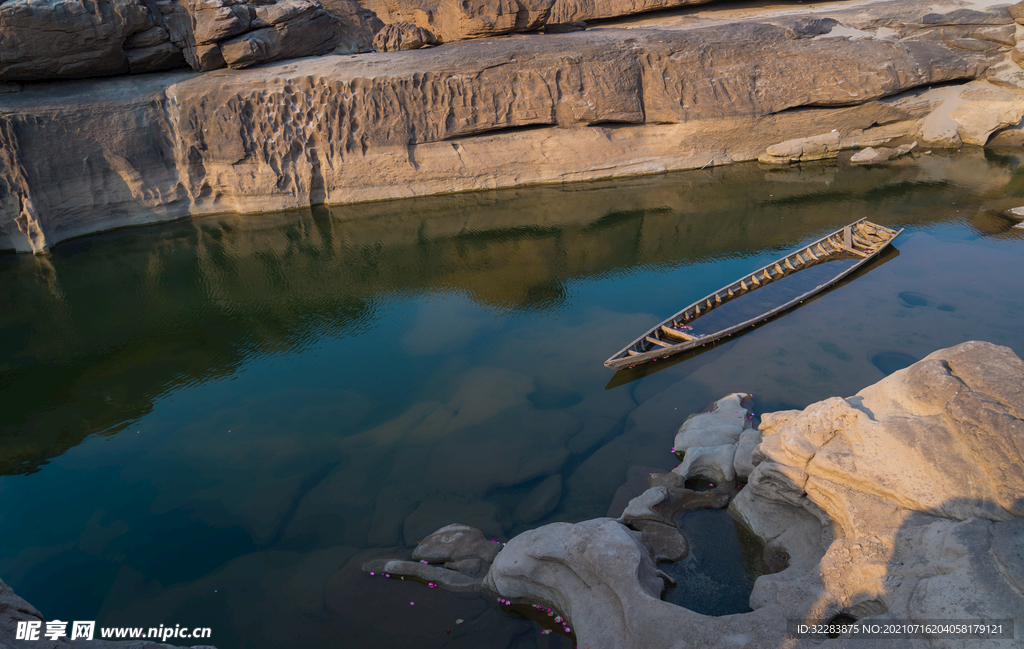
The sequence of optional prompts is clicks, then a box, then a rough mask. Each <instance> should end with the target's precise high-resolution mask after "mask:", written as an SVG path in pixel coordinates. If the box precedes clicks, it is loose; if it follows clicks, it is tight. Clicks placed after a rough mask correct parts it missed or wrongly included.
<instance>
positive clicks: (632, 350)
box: [604, 219, 903, 370]
mask: <svg viewBox="0 0 1024 649" xmlns="http://www.w3.org/2000/svg"><path fill="white" fill-rule="evenodd" d="M866 226H870V227H871V228H875V229H877V231H879V232H886V233H888V234H889V236H888V238H887V240H886V241H884V243H880V244H879V245H877V247H876V248H874V249H872V250H870V252H865V251H859V250H857V249H855V247H854V246H855V245H856V244H855V243H853V239H854V238H855V237H856V236H857V235H851V232H854V231H856V229H857V228H858V227H866ZM902 232H903V230H902V229H900V230H898V231H897V230H891V229H889V228H883V227H882V226H877V225H875V224H872V223H869V222H868V221H867V220H866V219H861V220H859V221H856V222H854V223H852V224H851V225H848V226H846V227H845V228H843V229H841V230H837V231H835V232H833V233H831V234H829V235H827V236H825V237H822V238H821V239H819V240H818V241H815V242H814V243H812V244H810V245H809V246H807V247H806V248H803V249H801V250H800V251H797V252H795V253H791V254H790V255H787V256H785V257H783V258H781V259H779V260H777V261H775V262H772V263H771V264H768V265H767V266H765V267H763V268H761V269H759V270H757V271H754V272H753V273H751V274H750V275H748V276H746V277H745V278H744V279H743V280H739V282H738V283H739V284H741V285H742V286H743V287H744V288H746V287H747V285H746V284H745V280H750V279H752V278H753V281H758V280H757V278H758V276H759V274H761V273H763V277H766V278H769V280H768V281H774V279H772V278H771V269H773V268H776V269H778V270H779V272H780V274H781V276H785V275H786V272H785V270H784V269H783V268H782V264H784V263H785V264H786V267H787V268H789V269H790V270H792V271H793V272H799V270H802V269H796V268H794V266H793V265H792V263H791V262H792V260H793V259H794V258H795V259H798V260H802V259H803V257H802V256H801V254H807V253H806V251H808V250H810V251H811V252H810V255H811V256H812V257H814V261H815V262H816V263H820V262H821V261H822V260H821V259H820V258H819V257H816V256H814V255H815V253H814V248H815V246H817V247H818V249H819V250H820V251H822V252H824V251H825V250H833V249H834V253H832V254H835V255H837V256H836V258H838V255H842V254H847V253H848V254H851V255H852V254H856V255H858V256H859V257H860V259H858V260H857V262H856V263H855V264H853V265H852V266H850V267H849V268H846V269H845V270H842V271H841V272H838V273H836V274H835V275H834V276H832V277H830V278H828V279H827V280H826V281H824V282H822V283H821V284H818V285H817V286H815V287H814V288H812V289H810V290H808V291H805V292H803V293H801V294H800V295H797V296H796V297H794V298H792V299H791V300H788V301H787V302H785V303H783V304H781V305H778V306H776V307H774V308H772V309H770V310H768V311H765V312H764V313H761V314H759V315H757V316H755V317H753V318H749V319H746V320H744V321H742V322H738V323H736V324H734V325H732V326H730V327H727V328H725V329H722V330H720V331H716V332H715V333H713V334H709V335H706V336H701V337H698V338H695V339H694V340H688V341H684V342H679V343H676V344H672V345H671V346H660V345H664V344H665V343H664V341H657V340H652V338H656V337H657V332H658V331H659V330H662V329H663V328H666V327H674V325H676V324H677V323H678V322H679V321H680V319H681V318H684V317H689V318H691V319H690V320H688V321H689V322H694V321H696V319H697V318H699V317H700V315H701V311H700V307H701V306H702V305H704V304H707V311H705V314H706V313H707V312H709V311H710V310H712V309H714V308H715V307H716V306H718V305H717V304H714V302H713V301H715V300H720V296H721V295H722V294H723V292H724V291H730V295H731V289H732V288H735V287H736V284H737V283H735V282H734V283H733V284H732V285H730V286H727V287H725V288H723V289H719V290H718V291H716V292H714V293H712V294H710V295H708V296H706V297H704V298H702V299H700V300H698V301H697V302H694V303H693V304H691V305H690V306H688V307H686V309H683V310H682V311H680V312H678V313H676V314H675V315H673V316H672V317H670V318H668V319H666V320H664V321H662V322H660V323H658V325H656V326H655V327H654V328H653V329H651V330H650V331H648V332H647V333H646V334H645V335H643V336H640V337H639V338H637V339H636V340H634V341H633V342H632V343H630V344H629V345H627V346H626V347H624V348H623V349H622V350H620V351H619V352H618V353H617V354H615V355H614V356H612V357H611V358H609V359H608V360H607V361H605V363H604V364H605V367H608V368H611V369H614V370H622V369H628V368H632V367H636V366H637V365H640V364H643V363H648V362H652V361H657V360H659V359H665V358H669V357H671V356H674V355H676V354H680V353H683V352H686V351H689V350H691V349H695V348H698V347H702V346H706V345H709V344H714V343H716V342H719V341H721V340H722V338H727V337H730V336H732V335H733V334H735V333H738V332H741V331H743V330H745V329H748V328H750V327H753V326H755V325H757V324H759V323H761V322H764V321H765V320H768V319H770V318H773V317H775V316H777V315H779V314H781V313H783V312H785V311H787V310H789V309H792V308H794V307H796V306H797V305H799V304H800V303H801V302H804V301H806V300H807V299H808V298H810V297H813V296H814V295H817V294H819V293H821V292H822V291H825V290H827V289H828V288H830V287H831V286H834V285H835V284H836V283H837V282H839V281H841V280H842V279H843V278H845V277H847V276H849V275H851V274H852V273H855V272H856V271H857V270H858V269H860V268H863V267H864V266H865V265H866V264H868V263H870V262H871V261H873V260H874V259H876V258H877V257H878V256H879V255H880V254H881V253H882V251H884V250H885V249H887V248H888V247H889V246H891V245H892V242H893V241H894V240H895V239H896V237H898V236H899V235H900V234H901V233H902ZM857 240H858V241H862V239H857ZM823 244H825V245H829V248H824V247H823ZM825 257H826V258H825V261H828V260H830V259H829V257H828V254H826V255H825ZM763 285H767V283H765V284H763ZM761 287H762V284H758V286H757V287H755V289H756V288H761ZM752 290H754V289H752ZM721 303H722V302H719V303H718V304H721ZM695 308H696V313H697V315H696V316H690V315H688V314H692V313H693V312H694V309H695ZM674 335H679V334H674ZM644 340H647V341H651V342H652V343H657V344H658V345H659V346H658V347H657V348H653V349H649V350H646V351H639V350H637V349H636V348H637V347H638V346H640V345H642V343H643V341H644Z"/></svg>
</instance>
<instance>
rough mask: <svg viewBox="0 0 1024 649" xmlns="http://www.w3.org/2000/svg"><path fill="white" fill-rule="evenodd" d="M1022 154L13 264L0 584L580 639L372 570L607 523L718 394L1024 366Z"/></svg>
mask: <svg viewBox="0 0 1024 649" xmlns="http://www.w3.org/2000/svg"><path fill="white" fill-rule="evenodd" d="M1021 159H1022V154H1021V153H1020V151H1019V150H1018V151H1016V152H1014V151H981V150H968V151H963V152H959V153H939V152H936V153H934V154H930V155H927V154H920V155H917V156H916V157H915V158H914V159H907V160H902V161H899V162H896V163H894V164H891V165H889V166H886V167H876V168H870V169H867V168H854V167H851V166H849V165H848V164H845V163H840V164H838V165H836V164H834V163H833V164H819V165H805V166H804V167H802V168H794V169H779V170H769V169H764V168H760V167H758V165H756V164H743V165H736V166H732V167H723V168H713V169H705V170H701V171H694V172H685V173H676V174H670V175H664V176H657V177H650V178H641V179H634V180H617V181H608V182H597V183H586V184H579V185H566V186H558V187H533V188H522V189H515V190H502V191H495V192H482V193H473V194H464V195H457V196H448V197H435V198H423V199H414V200H406V201H400V202H388V203H376V204H369V205H360V206H347V207H340V208H331V209H326V208H322V209H317V210H313V211H311V212H308V211H307V212H290V213H283V214H269V215H261V216H258V217H253V216H248V217H241V216H229V217H219V218H204V219H197V220H194V221H189V222H179V223H172V224H164V225H156V226H151V227H145V228H135V229H128V230H121V231H116V232H111V233H106V234H101V235H96V236H91V237H86V238H83V239H79V240H76V241H71V242H66V243H65V244H62V245H60V246H58V247H57V249H56V250H55V251H54V253H53V254H52V256H49V257H29V256H24V255H13V254H6V255H0V299H2V304H3V308H2V310H0V472H2V477H0V530H3V532H2V534H0V578H2V579H3V580H4V581H6V582H7V583H9V584H10V585H11V586H12V587H13V588H14V589H15V591H16V592H17V593H19V594H20V595H22V596H23V597H25V598H26V599H28V600H29V601H30V602H32V603H33V604H34V605H35V606H36V607H38V608H39V609H40V610H42V612H43V613H44V615H46V617H47V618H48V619H53V618H59V619H61V620H96V621H97V625H98V626H107V627H112V626H119V625H124V626H132V627H155V626H159V625H160V624H163V625H165V626H174V625H178V624H180V625H182V626H189V627H196V626H203V627H210V628H212V630H213V637H212V638H210V639H209V640H205V641H203V642H212V643H213V644H216V645H217V646H219V647H221V649H228V648H235V647H246V648H264V647H266V648H270V647H293V646H294V647H313V646H323V645H324V644H325V643H333V644H335V645H340V646H344V647H388V648H398V647H418V648H429V647H467V648H468V647H474V648H478V649H489V648H494V649H499V648H505V647H535V646H536V647H568V646H572V643H571V639H569V638H566V637H559V634H558V633H553V634H543V633H542V632H541V627H539V626H537V625H536V624H534V623H532V622H529V621H526V620H522V619H517V618H514V617H511V616H509V615H506V614H505V613H503V612H502V611H501V610H499V607H498V605H497V603H496V602H493V601H488V600H487V598H484V597H481V596H475V595H456V594H452V593H447V592H444V591H441V589H433V590H430V589H426V588H424V587H422V586H419V585H416V584H412V583H403V582H394V581H388V580H382V579H376V578H373V577H370V576H368V575H366V574H364V573H362V572H361V571H360V569H359V567H360V565H361V564H362V563H364V562H365V561H367V560H369V559H371V558H377V557H386V556H407V554H408V552H409V551H410V548H411V547H413V546H414V545H415V543H416V542H417V541H418V540H419V539H421V538H422V537H423V536H425V535H426V534H428V533H430V532H431V531H433V530H434V529H436V528H438V527H440V526H442V525H444V524H447V523H450V522H463V523H467V524H470V525H474V526H476V527H479V528H480V529H482V530H484V532H485V533H486V534H487V535H489V537H491V538H493V539H497V540H507V539H508V538H511V536H513V535H515V534H517V533H519V532H521V531H523V530H526V529H529V528H532V527H535V526H537V525H540V524H543V523H546V522H552V521H576V520H582V519H587V518H593V517H598V516H604V515H606V514H608V513H611V514H613V515H615V514H617V513H618V512H617V511H614V510H615V508H616V507H617V508H618V509H619V510H621V506H622V505H623V504H624V502H625V501H624V499H625V498H628V497H629V496H630V495H633V494H634V493H635V492H637V490H638V489H639V488H642V485H641V486H638V481H637V476H641V477H642V476H644V475H646V472H649V471H653V470H662V471H664V470H668V469H671V468H672V467H673V466H674V465H675V461H674V456H673V455H672V454H671V452H670V449H671V446H672V441H673V435H674V432H675V430H676V429H677V428H678V427H679V425H680V424H681V423H682V421H683V420H684V419H685V417H686V416H687V415H688V414H691V413H693V412H695V411H697V410H700V409H701V408H702V407H704V406H705V405H706V404H707V403H708V402H710V401H712V400H713V399H716V398H718V397H720V396H722V395H724V394H726V393H729V392H734V391H745V392H751V393H753V394H754V399H755V405H756V408H757V410H758V411H769V410H777V409H786V408H802V407H804V406H806V405H808V404H810V403H813V402H814V401H817V400H821V399H824V398H826V397H829V396H832V395H844V396H849V395H852V394H854V393H855V392H857V391H858V390H860V389H861V388H863V387H865V386H867V385H869V384H871V383H874V382H875V381H877V380H879V379H881V378H882V377H883V376H885V375H886V374H888V373H891V372H893V371H896V370H898V369H900V368H901V367H904V366H906V365H907V364H909V363H911V362H913V361H914V360H916V359H919V358H922V357H923V356H925V355H927V354H928V353H930V352H932V351H934V350H936V349H939V348H942V347H947V346H950V345H954V344H957V343H960V342H963V341H966V340H972V339H980V340H987V341H991V342H994V343H998V344H1001V345H1008V346H1010V347H1012V348H1013V349H1014V350H1015V351H1016V352H1017V353H1018V354H1024V291H1022V290H1021V282H1020V277H1021V269H1022V268H1024V263H1022V262H1024V230H1021V229H1014V228H1012V227H1011V225H1012V224H1011V222H1009V221H1006V220H1004V219H1002V218H1001V217H999V216H998V211H999V210H1001V209H1004V208H1006V207H1011V206H1015V205H1020V204H1024V170H1021V169H1020V168H1019V167H1018V166H1019V164H1020V162H1021ZM865 216H866V217H868V218H869V219H871V220H873V221H875V222H877V223H880V224H882V225H887V226H890V227H905V228H906V231H905V232H904V234H903V235H902V236H901V237H900V238H899V239H898V240H897V248H898V254H895V253H894V254H891V255H889V256H888V257H887V258H886V260H884V263H881V264H878V265H877V266H876V267H874V268H873V269H872V270H870V271H869V272H866V273H863V274H862V275H860V276H859V277H858V278H857V279H855V280H854V281H852V282H849V283H847V284H845V285H843V286H841V287H839V288H838V289H836V290H834V291H832V292H830V293H828V294H826V295H825V296H823V297H821V298H819V299H817V300H815V301H813V302H811V303H809V304H807V305H805V306H804V307H803V308H801V309H799V310H797V311H795V312H793V313H791V314H790V315H787V316H785V317H783V318H780V319H777V320H775V321H772V322H770V323H768V324H766V325H763V326H761V327H759V328H757V329H756V330H753V331H752V332H750V333H748V334H746V335H744V336H741V337H737V338H735V339H733V340H732V341H731V342H729V343H728V344H725V345H719V346H716V347H713V348H709V349H708V350H706V351H705V352H704V353H702V354H700V355H697V356H695V357H693V358H689V359H687V360H684V361H682V362H676V363H671V362H663V363H661V367H656V366H655V365H652V366H651V367H650V368H649V369H648V370H645V371H637V372H635V373H634V374H630V375H619V376H617V377H614V378H613V376H614V375H613V373H612V372H611V371H610V370H607V369H605V368H604V367H603V366H602V363H603V361H604V360H605V359H606V358H607V357H608V356H610V355H611V354H612V353H614V352H615V351H616V350H618V349H620V348H621V347H622V346H623V345H625V344H626V343H628V342H629V341H630V340H632V339H633V338H635V337H636V336H637V335H639V334H640V333H641V332H642V331H643V330H644V329H646V328H648V327H649V326H651V325H653V324H654V323H656V322H658V321H659V320H661V319H662V318H664V317H667V316H668V315H671V314H672V313H674V312H675V311H677V310H678V309H680V308H681V307H682V306H685V305H686V304H689V303H690V302H692V301H693V300H695V299H697V298H699V297H700V296H702V295H705V294H707V293H709V292H711V291H712V290H714V289H716V288H718V287H720V286H722V285H724V284H726V283H727V282H730V281H732V280H734V279H735V278H737V277H739V276H741V275H742V274H744V273H746V272H748V271H750V270H753V269H755V268H758V267H760V266H762V265H764V264H765V263H767V262H768V261H770V260H772V259H774V258H776V257H778V256H780V255H781V254H782V253H785V252H788V251H790V250H792V249H794V248H796V247H797V246H799V245H801V244H803V243H807V242H809V241H813V240H814V239H816V238H818V237H820V236H822V235H823V234H825V233H827V232H829V231H831V230H834V229H837V228H839V227H841V226H842V225H845V224H847V223H849V222H852V221H854V220H856V219H859V218H861V217H865ZM630 477H632V480H631V481H630V484H629V485H628V486H624V485H625V484H626V483H627V479H628V478H630ZM641 482H642V480H641ZM617 493H618V497H616V495H617ZM552 494H555V495H556V496H557V498H555V497H552ZM610 508H611V509H612V510H613V511H611V512H609V509H610ZM701 521H707V522H705V523H702V522H701ZM729 528H730V525H729V524H728V521H723V520H722V519H721V517H717V518H716V517H711V518H707V517H702V515H698V516H696V517H691V519H690V523H689V524H688V527H687V531H688V533H690V534H691V535H694V536H696V537H699V536H701V535H702V534H704V535H705V536H708V539H710V540H711V541H714V538H715V535H720V534H726V535H728V534H730V532H729ZM722 530H725V531H724V532H723V531H722ZM708 539H705V540H704V541H703V542H696V543H694V548H695V553H696V552H698V548H701V549H700V550H699V552H713V551H714V548H715V547H716V546H717V545H729V544H716V543H714V542H710V543H709V542H707V541H708ZM732 545H736V544H735V543H733V544H732ZM737 552H739V550H737ZM747 555H749V551H747V553H746V555H745V556H747ZM718 563H720V561H718ZM691 564H693V565H708V566H715V565H716V559H715V558H714V557H695V558H694V559H691ZM690 569H691V568H687V570H690ZM740 572H742V571H740ZM740 597H741V600H740V605H741V606H742V597H743V595H742V593H741V594H740ZM709 606H710V610H707V611H705V612H709V613H716V612H731V611H726V610H721V611H716V610H715V605H713V604H709ZM459 620H461V622H459ZM179 643H180V644H199V642H198V641H197V642H193V643H186V642H184V641H179Z"/></svg>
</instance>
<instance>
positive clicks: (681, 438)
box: [672, 392, 751, 459]
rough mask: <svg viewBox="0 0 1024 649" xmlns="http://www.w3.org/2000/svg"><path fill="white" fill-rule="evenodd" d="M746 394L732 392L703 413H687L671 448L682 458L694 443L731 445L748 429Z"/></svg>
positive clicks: (747, 401) (708, 445) (697, 444)
mask: <svg viewBox="0 0 1024 649" xmlns="http://www.w3.org/2000/svg"><path fill="white" fill-rule="evenodd" d="M750 403H751V399H750V395H749V394H746V393H744V392H734V393H733V394H729V395H726V396H724V397H722V398H721V399H719V400H717V401H715V402H714V403H713V404H711V406H710V407H709V408H708V409H707V411H706V412H701V413H697V414H695V415H690V416H689V417H687V418H686V421H684V422H683V425H682V426H680V427H679V432H677V433H676V437H675V443H674V444H673V445H672V451H673V452H674V453H675V454H676V456H677V457H679V458H680V459H682V458H683V457H684V454H685V453H686V451H687V449H689V448H691V447H696V446H706V447H711V446H720V445H723V444H735V443H736V442H737V441H738V440H739V438H740V435H741V434H743V431H744V430H746V429H748V428H750V417H751V410H750Z"/></svg>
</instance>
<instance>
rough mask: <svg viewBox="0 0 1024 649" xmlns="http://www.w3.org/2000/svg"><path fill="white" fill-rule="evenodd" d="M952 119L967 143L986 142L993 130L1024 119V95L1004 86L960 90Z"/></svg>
mask: <svg viewBox="0 0 1024 649" xmlns="http://www.w3.org/2000/svg"><path fill="white" fill-rule="evenodd" d="M950 119H952V120H953V121H954V122H956V124H957V134H958V135H959V136H960V139H961V140H962V141H963V142H964V144H975V145H977V146H985V144H987V143H988V140H989V137H990V136H991V135H992V134H993V133H995V132H996V131H999V130H1002V129H1004V128H1007V127H1009V126H1013V125H1015V124H1018V123H1020V121H1021V120H1022V119H1024V96H1021V94H1020V93H1017V92H1012V91H1008V90H1006V89H1004V88H997V87H977V88H973V89H970V90H967V91H965V92H963V93H961V94H960V103H959V105H958V106H957V107H956V108H955V109H954V110H953V112H952V113H951V114H950Z"/></svg>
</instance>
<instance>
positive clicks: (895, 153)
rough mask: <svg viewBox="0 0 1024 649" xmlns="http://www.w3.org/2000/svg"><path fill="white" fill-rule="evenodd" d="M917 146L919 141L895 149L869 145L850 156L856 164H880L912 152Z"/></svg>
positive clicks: (851, 160)
mask: <svg viewBox="0 0 1024 649" xmlns="http://www.w3.org/2000/svg"><path fill="white" fill-rule="evenodd" d="M916 146H917V142H914V143H913V144H904V145H901V146H898V147H896V148H895V149H890V148H888V147H884V146H880V147H878V148H875V147H870V146H869V147H866V148H864V149H861V150H860V151H858V152H857V153H854V154H853V156H852V157H851V158H850V162H852V163H854V164H878V163H880V162H888V161H890V160H895V159H896V158H899V157H901V156H904V155H906V154H908V153H910V152H911V151H912V150H913V149H914V147H916Z"/></svg>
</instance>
